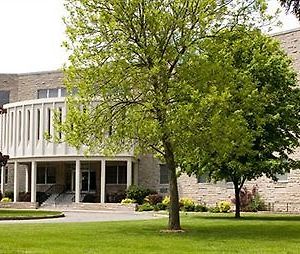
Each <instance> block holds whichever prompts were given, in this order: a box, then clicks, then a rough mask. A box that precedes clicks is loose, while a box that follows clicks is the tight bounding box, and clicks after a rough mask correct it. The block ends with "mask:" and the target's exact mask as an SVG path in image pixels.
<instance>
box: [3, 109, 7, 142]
mask: <svg viewBox="0 0 300 254" xmlns="http://www.w3.org/2000/svg"><path fill="white" fill-rule="evenodd" d="M3 118H4V124H3V144H4V146H6V121H7V114H4V115H3Z"/></svg>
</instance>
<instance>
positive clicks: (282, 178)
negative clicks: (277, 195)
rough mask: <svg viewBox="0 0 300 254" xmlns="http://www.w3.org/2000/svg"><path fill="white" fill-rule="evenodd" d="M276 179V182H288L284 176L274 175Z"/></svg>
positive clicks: (285, 175)
mask: <svg viewBox="0 0 300 254" xmlns="http://www.w3.org/2000/svg"><path fill="white" fill-rule="evenodd" d="M276 177H277V178H278V182H287V181H288V175H287V173H285V174H276Z"/></svg>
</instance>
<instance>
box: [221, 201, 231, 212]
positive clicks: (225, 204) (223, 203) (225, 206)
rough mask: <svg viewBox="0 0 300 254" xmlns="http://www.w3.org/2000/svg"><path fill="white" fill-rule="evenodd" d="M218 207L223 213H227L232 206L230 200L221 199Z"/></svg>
mask: <svg viewBox="0 0 300 254" xmlns="http://www.w3.org/2000/svg"><path fill="white" fill-rule="evenodd" d="M218 208H219V211H220V212H221V213H227V212H229V210H230V208H231V205H230V202H228V201H221V202H219V203H218Z"/></svg>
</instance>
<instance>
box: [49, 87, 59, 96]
mask: <svg viewBox="0 0 300 254" xmlns="http://www.w3.org/2000/svg"><path fill="white" fill-rule="evenodd" d="M54 97H58V88H54V89H49V98H54Z"/></svg>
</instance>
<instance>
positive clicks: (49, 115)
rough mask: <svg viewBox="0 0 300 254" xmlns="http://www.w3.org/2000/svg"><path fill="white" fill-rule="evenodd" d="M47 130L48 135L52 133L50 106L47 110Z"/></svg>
mask: <svg viewBox="0 0 300 254" xmlns="http://www.w3.org/2000/svg"><path fill="white" fill-rule="evenodd" d="M47 132H48V135H49V136H50V135H51V109H50V108H48V110H47Z"/></svg>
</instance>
